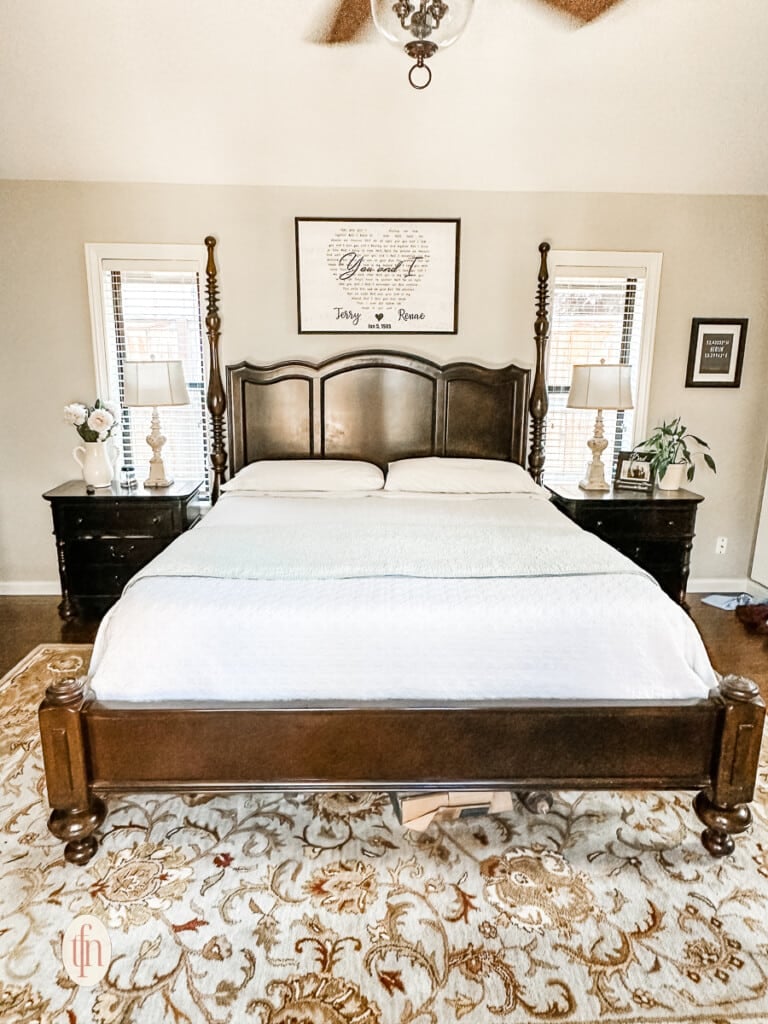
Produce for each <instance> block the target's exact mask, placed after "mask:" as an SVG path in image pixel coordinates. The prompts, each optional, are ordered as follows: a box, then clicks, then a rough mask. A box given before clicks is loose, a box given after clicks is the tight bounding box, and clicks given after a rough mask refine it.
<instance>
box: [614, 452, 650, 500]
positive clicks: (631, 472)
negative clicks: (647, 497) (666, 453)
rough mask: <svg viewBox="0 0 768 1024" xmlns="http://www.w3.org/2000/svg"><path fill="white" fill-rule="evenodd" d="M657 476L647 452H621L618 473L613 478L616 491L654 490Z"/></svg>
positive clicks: (617, 465) (617, 467)
mask: <svg viewBox="0 0 768 1024" xmlns="http://www.w3.org/2000/svg"><path fill="white" fill-rule="evenodd" d="M655 483H656V474H655V473H654V471H653V466H652V465H651V456H650V455H649V454H646V453H645V452H619V457H618V461H617V463H616V473H615V474H614V477H613V488H614V490H619V491H620V490H627V491H647V492H650V491H652V490H653V488H654V485H655Z"/></svg>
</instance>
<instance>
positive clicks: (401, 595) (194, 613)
mask: <svg viewBox="0 0 768 1024" xmlns="http://www.w3.org/2000/svg"><path fill="white" fill-rule="evenodd" d="M349 501H357V502H361V503H362V502H365V503H366V505H365V509H366V515H368V516H371V515H373V516H374V517H376V516H378V515H380V514H381V515H383V516H385V517H386V516H391V517H392V520H393V522H397V521H402V520H403V518H407V519H408V521H418V522H429V521H430V519H433V520H434V521H435V522H440V521H445V520H446V519H455V518H456V517H457V516H459V517H462V518H464V519H468V521H470V522H471V521H474V520H475V519H478V520H483V518H484V517H491V518H493V519H496V518H497V517H498V515H499V514H500V513H501V514H503V515H504V516H505V517H508V519H509V521H510V522H511V523H514V524H516V526H517V527H518V528H520V529H526V530H530V531H537V532H538V534H539V536H541V533H542V531H543V532H544V534H546V532H547V531H557V532H558V533H560V532H561V531H562V530H563V529H566V530H569V531H571V533H572V535H573V542H574V544H578V543H579V540H580V537H581V536H582V531H581V530H580V529H579V528H578V527H576V526H575V525H574V524H572V523H570V522H569V521H568V520H566V519H565V517H564V516H562V515H561V514H560V513H559V512H558V511H557V510H556V509H555V508H554V507H553V506H552V505H551V504H550V503H548V502H547V501H546V500H545V499H544V498H543V497H541V496H539V495H529V494H525V495H513V496H503V497H502V496H493V497H477V496H443V495H441V496H439V497H438V496H424V495H419V496H418V497H414V496H408V497H406V496H400V495H398V496H394V495H387V494H386V493H385V492H376V493H372V494H370V495H360V496H357V497H356V498H354V499H350V498H343V499H342V498H339V496H338V495H335V496H334V497H333V498H331V497H327V498H324V499H320V500H318V498H317V497H312V496H309V495H306V494H305V495H302V496H301V497H298V496H295V495H293V496H291V497H276V496H262V497H256V496H248V497H242V496H233V495H228V496H225V497H224V498H222V499H221V501H220V502H219V503H218V505H217V506H216V507H215V508H214V509H213V510H212V511H211V512H210V513H209V514H208V516H206V517H205V518H204V520H203V521H202V523H201V524H200V526H198V527H196V529H197V530H201V531H202V530H210V529H223V530H226V529H227V528H228V527H235V526H236V527H243V526H249V525H251V526H253V527H254V529H255V530H256V531H258V528H259V526H260V525H261V526H263V525H264V524H267V523H269V522H278V521H279V522H281V523H283V524H284V523H286V522H288V523H292V524H294V525H295V528H296V529H297V530H301V531H304V530H311V529H312V525H313V523H315V522H317V521H325V522H328V521H333V517H334V516H335V515H337V514H339V507H340V506H339V502H341V503H342V504H344V507H345V508H347V507H348V503H349ZM371 502H375V503H377V504H376V506H375V507H374V506H371V505H370V504H369V503H371ZM362 507H363V506H362V505H361V508H362ZM387 508H390V509H391V510H392V511H391V512H388V511H387ZM379 510H380V511H379ZM254 536H255V537H257V536H258V532H256V533H255V534H254ZM617 559H618V560H619V561H620V562H621V561H622V556H620V555H618V554H617ZM91 681H92V686H93V688H94V690H95V693H96V695H97V697H98V698H100V699H102V700H109V701H141V702H145V701H158V700H170V701H183V700H224V701H249V700H268V701H283V700H300V701H303V700H314V701H323V700H353V701H355V700H360V701H365V700H369V701H370V700H373V701H376V700H385V699H408V700H416V701H420V700H423V701H430V700H503V699H519V698H542V699H564V700H574V699H585V700H592V699H595V700H603V699H613V700H653V701H660V700H684V699H691V698H703V697H706V695H707V693H708V692H709V690H710V689H711V688H712V687H713V686H714V685H715V682H716V679H715V675H714V673H713V670H712V668H711V666H710V664H709V661H708V658H707V655H706V652H705V650H704V646H703V644H702V641H701V638H700V637H699V635H698V633H697V631H696V629H695V628H694V626H693V624H692V622H691V621H690V619H689V618H688V616H687V615H686V614H685V613H684V612H683V610H682V609H681V608H679V607H678V606H677V605H675V604H674V602H672V601H671V600H670V599H669V598H668V597H667V596H666V595H665V594H664V593H663V592H662V591H661V590H660V588H659V587H658V586H657V585H656V583H655V582H654V581H653V580H652V579H651V578H650V577H648V576H645V575H638V574H632V575H621V574H617V575H611V574H608V575H601V576H597V577H591V576H568V577H562V578H560V577H557V578H552V577H547V578H533V579H531V578H524V579H523V578H506V577H505V578H470V579H442V578H408V577H370V578H357V579H314V580H295V579H290V580H274V579H272V580H259V579H208V578H187V577H174V578H156V577H151V578H146V579H141V580H139V581H137V582H136V583H135V584H134V585H133V586H132V587H131V588H130V589H129V590H128V591H127V592H126V593H125V594H124V596H123V597H122V598H121V600H120V601H119V602H118V603H117V605H115V607H114V608H113V609H112V610H111V611H110V613H109V614H108V615H107V617H106V618H105V620H104V621H103V623H102V626H101V628H100V630H99V634H98V637H97V641H96V646H95V650H94V656H93V660H92V680H91Z"/></svg>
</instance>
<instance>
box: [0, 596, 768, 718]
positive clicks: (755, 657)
mask: <svg viewBox="0 0 768 1024" xmlns="http://www.w3.org/2000/svg"><path fill="white" fill-rule="evenodd" d="M688 599H689V602H690V605H691V615H692V617H693V619H694V621H695V623H696V625H697V626H698V627H699V630H700V631H701V634H702V636H703V637H704V642H705V644H706V645H707V650H708V651H709V655H710V658H711V659H712V664H713V665H714V666H715V668H716V669H718V671H720V672H734V673H737V674H739V675H745V676H749V677H750V678H752V679H754V680H755V682H756V683H758V685H759V686H760V689H761V691H762V694H763V697H764V699H765V700H766V701H768V638H767V637H764V636H757V635H755V634H753V633H748V632H747V631H746V629H745V628H744V627H743V626H742V625H741V623H740V622H738V621H737V619H736V616H735V615H734V613H733V612H724V611H721V610H720V609H719V608H712V607H710V606H709V605H704V604H702V603H701V600H700V599H699V597H698V596H697V595H695V594H693V595H689V598H688ZM57 605H58V598H56V597H0V676H2V675H4V674H5V673H6V672H7V671H8V670H9V669H11V668H13V666H14V665H15V664H16V663H17V662H18V661H20V660H21V658H23V657H24V655H25V654H26V653H27V652H28V651H29V650H31V649H32V648H33V647H34V646H35V645H36V644H44V643H70V644H77V643H90V642H92V641H93V638H94V637H95V635H96V629H97V628H98V621H96V620H92V621H87V622H74V623H64V622H62V621H61V619H60V618H59V616H58V613H57Z"/></svg>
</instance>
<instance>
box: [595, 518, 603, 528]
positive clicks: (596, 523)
mask: <svg viewBox="0 0 768 1024" xmlns="http://www.w3.org/2000/svg"><path fill="white" fill-rule="evenodd" d="M602 525H603V520H602V519H597V520H595V526H602Z"/></svg>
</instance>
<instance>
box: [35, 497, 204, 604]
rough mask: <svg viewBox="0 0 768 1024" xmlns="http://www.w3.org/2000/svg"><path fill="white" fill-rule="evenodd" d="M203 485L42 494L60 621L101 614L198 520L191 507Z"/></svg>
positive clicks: (193, 508) (196, 512)
mask: <svg viewBox="0 0 768 1024" xmlns="http://www.w3.org/2000/svg"><path fill="white" fill-rule="evenodd" d="M201 486H202V483H201V482H200V481H197V482H191V481H189V480H181V481H179V482H177V483H173V484H171V486H170V487H162V488H160V487H158V488H154V489H151V490H150V489H149V488H144V487H138V488H136V489H135V490H133V491H127V490H123V489H122V488H120V487H119V485H118V484H117V483H113V484H112V486H111V487H99V488H97V489H96V491H95V493H94V494H90V495H89V494H86V490H85V484H84V483H83V481H82V480H70V481H69V483H66V484H62V485H61V486H60V487H55V488H54V489H53V490H52V491H46V493H45V494H44V495H43V497H44V498H45V499H46V501H50V503H51V512H52V514H53V532H54V534H55V536H56V550H57V553H58V558H59V579H60V580H61V594H62V601H61V604H60V605H59V615H61V617H62V619H66V620H70V619H74V618H76V617H77V616H78V614H79V613H80V611H85V610H88V611H92V612H94V613H97V614H101V613H102V612H105V611H106V610H107V608H109V607H110V605H113V604H114V603H115V601H116V600H117V599H118V597H119V596H120V594H121V592H122V589H123V587H124V586H125V584H126V583H127V582H128V580H129V579H130V578H131V576H133V575H134V573H136V572H138V571H139V569H141V568H142V567H143V566H145V565H146V564H147V562H149V561H150V559H152V558H154V557H155V555H156V554H158V553H159V552H160V551H162V550H163V548H165V547H167V546H168V544H170V542H171V541H172V540H173V539H174V537H178V536H179V534H181V533H183V532H184V531H185V530H188V529H189V527H190V526H192V525H193V524H194V523H195V522H197V519H198V518H199V511H198V509H197V508H196V507H195V506H194V505H193V504H192V502H193V500H194V498H195V497H196V495H197V492H198V491H199V490H200V487H201Z"/></svg>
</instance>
